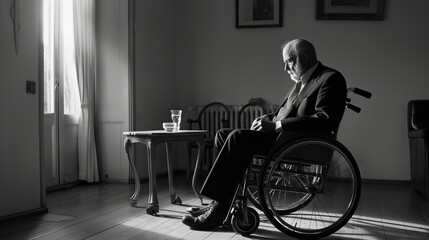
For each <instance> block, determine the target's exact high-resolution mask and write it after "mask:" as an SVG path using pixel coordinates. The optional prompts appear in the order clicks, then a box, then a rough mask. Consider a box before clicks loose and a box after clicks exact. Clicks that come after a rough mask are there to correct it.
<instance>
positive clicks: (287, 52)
mask: <svg viewBox="0 0 429 240" xmlns="http://www.w3.org/2000/svg"><path fill="white" fill-rule="evenodd" d="M282 47H283V49H282V50H283V61H284V63H285V71H287V72H288V73H289V74H290V76H291V78H292V80H294V81H298V80H299V79H300V78H301V77H302V75H303V74H304V73H305V72H306V71H307V70H308V69H310V68H311V67H312V66H314V65H315V64H316V63H317V55H316V50H315V49H314V46H313V44H311V43H310V42H309V41H307V40H304V39H294V40H292V41H290V42H287V43H286V44H284V45H283V46H282Z"/></svg>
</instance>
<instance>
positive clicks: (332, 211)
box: [258, 137, 361, 239]
mask: <svg viewBox="0 0 429 240" xmlns="http://www.w3.org/2000/svg"><path fill="white" fill-rule="evenodd" d="M258 189H259V193H260V204H261V207H262V209H263V211H264V213H265V215H266V216H267V218H268V219H269V221H270V222H271V223H272V224H273V225H274V226H275V227H276V228H278V229H279V230H281V231H282V232H284V233H285V234H287V235H290V236H293V237H296V238H301V239H315V238H321V237H325V236H328V235H330V234H332V233H334V232H336V231H338V230H339V229H340V228H341V227H343V226H344V225H345V224H346V223H347V222H348V221H349V219H350V218H351V217H352V215H353V213H354V212H355V210H356V207H357V204H358V202H359V198H360V191H361V183H360V173H359V168H358V166H357V164H356V161H355V160H354V158H353V156H352V155H351V153H350V152H349V151H348V150H347V148H345V147H344V146H343V145H342V144H341V143H339V142H338V141H336V140H333V139H329V138H323V137H314V138H312V137H306V138H303V139H298V140H295V141H292V142H290V143H289V144H287V145H286V146H284V147H283V148H281V149H280V150H279V151H277V152H276V153H274V154H272V155H270V156H268V158H267V160H266V161H265V163H264V165H263V166H262V170H261V174H260V177H259V184H258ZM285 209H289V213H288V214H285Z"/></svg>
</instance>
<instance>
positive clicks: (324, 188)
mask: <svg viewBox="0 0 429 240" xmlns="http://www.w3.org/2000/svg"><path fill="white" fill-rule="evenodd" d="M349 92H353V93H355V94H357V95H360V96H363V97H366V98H370V97H371V95H372V94H371V93H370V92H367V91H364V90H362V89H359V88H348V89H347V93H349ZM350 102H351V100H350V98H347V99H346V107H347V108H348V109H351V110H353V111H354V112H357V113H359V112H360V110H361V109H360V108H359V107H357V106H355V105H353V104H351V103H350ZM284 135H285V136H286V135H287V137H282V136H280V138H279V139H278V140H277V141H276V143H275V144H274V146H273V147H271V149H270V151H269V153H268V154H267V155H266V156H259V155H255V156H254V157H253V161H252V164H251V166H250V167H249V169H248V170H247V172H246V174H245V177H244V179H243V182H242V184H240V186H239V187H238V188H237V191H236V194H235V197H234V201H233V202H232V204H231V207H230V211H229V213H228V216H227V217H226V219H225V221H224V225H229V224H230V225H231V226H232V228H233V230H234V231H235V232H236V233H239V234H241V235H243V236H248V235H250V234H252V233H254V232H255V231H256V230H257V229H258V226H259V223H260V219H259V214H258V212H257V211H256V210H255V209H253V208H251V207H248V203H247V200H249V201H250V202H251V203H252V204H253V205H254V206H255V207H256V208H258V209H259V210H262V211H263V212H264V214H265V216H266V217H267V219H268V220H269V221H270V222H271V223H272V224H273V225H274V226H275V227H276V228H277V229H279V230H280V231H282V232H283V233H285V234H287V235H289V236H292V237H295V238H299V239H316V238H322V237H326V236H329V235H331V234H333V233H335V232H336V231H338V230H339V229H341V228H342V227H343V226H344V225H345V224H346V223H347V222H348V221H349V220H350V218H351V217H352V215H353V214H354V212H355V210H356V208H357V205H358V202H359V198H360V194H361V176H360V172H359V167H358V165H357V163H356V161H355V159H354V157H353V155H352V154H351V153H350V151H349V150H348V149H347V148H346V147H345V146H344V145H343V144H341V143H340V142H339V141H337V140H336V133H334V134H329V135H327V134H315V133H304V132H299V131H298V132H294V131H292V132H291V131H288V132H287V133H286V134H284Z"/></svg>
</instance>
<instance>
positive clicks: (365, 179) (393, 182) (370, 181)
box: [361, 178, 411, 186]
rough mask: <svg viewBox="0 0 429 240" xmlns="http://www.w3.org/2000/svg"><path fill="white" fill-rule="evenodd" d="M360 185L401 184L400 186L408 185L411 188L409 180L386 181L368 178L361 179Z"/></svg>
mask: <svg viewBox="0 0 429 240" xmlns="http://www.w3.org/2000/svg"><path fill="white" fill-rule="evenodd" d="M361 182H362V183H376V184H394V185H397V184H401V185H410V186H411V181H410V180H388V179H368V178H363V179H361Z"/></svg>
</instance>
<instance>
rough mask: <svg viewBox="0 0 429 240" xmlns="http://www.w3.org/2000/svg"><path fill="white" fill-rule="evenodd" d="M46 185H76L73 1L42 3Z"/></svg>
mask: <svg viewBox="0 0 429 240" xmlns="http://www.w3.org/2000/svg"><path fill="white" fill-rule="evenodd" d="M42 2H43V61H44V71H43V77H44V148H45V149H44V152H45V159H44V161H45V183H46V187H47V189H48V190H49V189H50V188H55V187H58V186H61V185H65V184H70V183H75V182H77V181H78V149H77V146H78V145H77V133H78V121H79V117H80V111H81V110H80V109H81V108H80V100H79V90H78V85H77V84H78V83H77V78H76V68H75V61H74V59H75V58H74V34H73V5H72V4H73V1H72V0H62V1H56V0H42Z"/></svg>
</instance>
